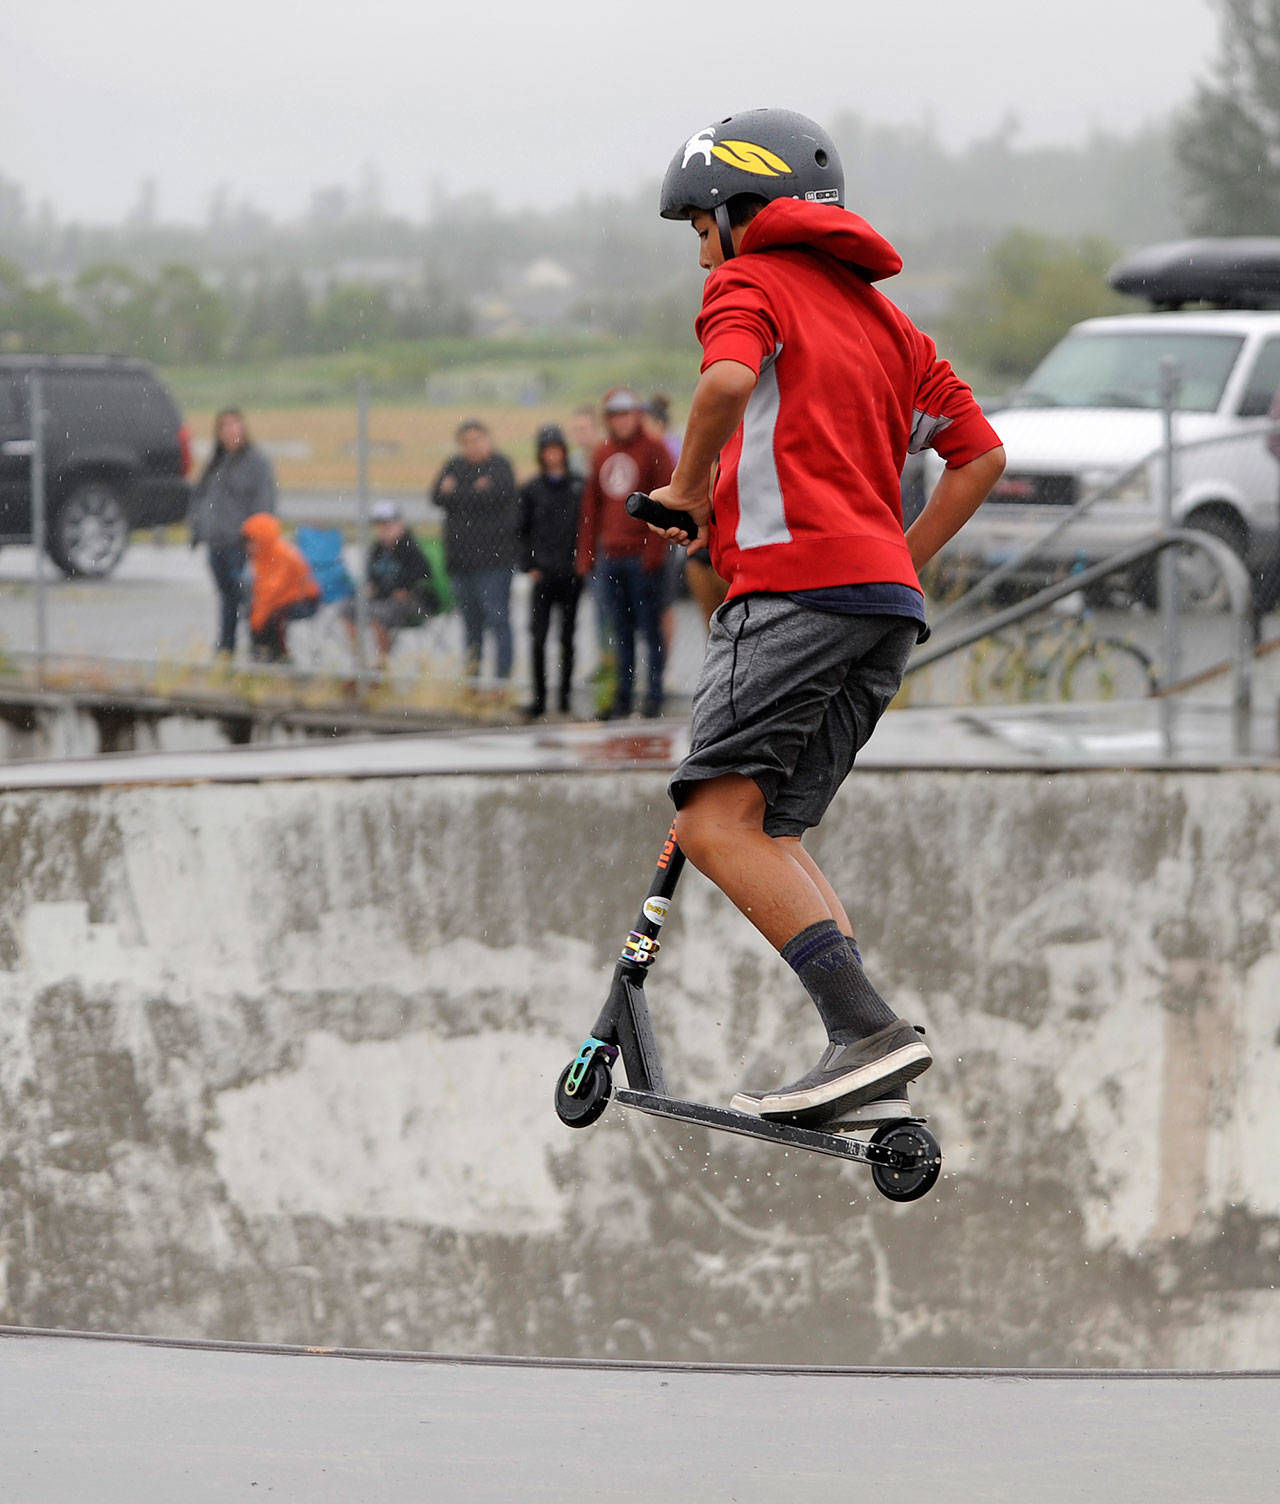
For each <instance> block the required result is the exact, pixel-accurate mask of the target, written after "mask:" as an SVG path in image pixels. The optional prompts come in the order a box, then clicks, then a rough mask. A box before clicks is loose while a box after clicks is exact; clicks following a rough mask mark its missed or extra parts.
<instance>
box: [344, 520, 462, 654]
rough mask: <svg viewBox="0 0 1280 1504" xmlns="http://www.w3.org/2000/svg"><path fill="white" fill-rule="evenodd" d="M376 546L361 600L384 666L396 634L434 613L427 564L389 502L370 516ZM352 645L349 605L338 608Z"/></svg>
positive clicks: (351, 608)
mask: <svg viewBox="0 0 1280 1504" xmlns="http://www.w3.org/2000/svg"><path fill="white" fill-rule="evenodd" d="M369 520H370V521H371V522H372V523H373V527H374V532H375V534H376V537H377V541H376V542H375V543H374V545H373V547H372V548H371V549H370V550H369V557H368V559H367V560H366V561H365V570H364V574H365V595H366V598H367V600H368V616H369V624H370V625H371V626H372V628H373V635H374V639H375V641H376V642H377V645H378V663H379V665H380V666H381V665H384V664H385V663H386V661H387V654H388V653H389V652H390V651H391V644H392V641H393V640H394V638H395V634H396V633H397V632H401V631H404V630H405V628H407V627H416V626H420V625H421V624H422V621H423V620H424V618H425V617H427V616H429V615H430V614H431V612H432V611H433V610H435V609H437V604H438V603H437V601H436V599H435V590H434V587H433V585H432V580H431V565H430V564H429V563H428V562H427V556H426V554H424V553H423V551H422V548H421V546H420V544H419V543H418V540H417V539H416V538H415V537H414V536H413V534H412V533H411V532H410V531H409V529H408V528H407V527H406V526H405V521H404V517H403V515H402V514H401V511H400V508H399V507H398V506H397V505H396V504H395V502H394V501H375V502H374V504H373V506H372V508H371V509H370V511H369ZM342 615H343V618H344V619H345V620H346V622H347V624H348V628H349V630H350V633H351V641H352V643H354V642H355V639H356V621H357V616H358V612H357V609H356V603H355V601H354V600H347V601H344V602H343V603H342Z"/></svg>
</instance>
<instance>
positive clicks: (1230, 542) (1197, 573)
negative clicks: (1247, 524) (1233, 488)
mask: <svg viewBox="0 0 1280 1504" xmlns="http://www.w3.org/2000/svg"><path fill="white" fill-rule="evenodd" d="M1184 526H1186V527H1189V528H1192V529H1193V530H1194V531H1195V532H1197V533H1207V534H1208V535H1209V537H1211V538H1219V539H1221V541H1222V542H1223V543H1225V544H1226V545H1227V547H1228V548H1229V549H1230V550H1231V551H1232V553H1234V554H1235V556H1236V558H1237V559H1239V560H1240V561H1241V562H1242V563H1243V562H1244V556H1245V552H1246V550H1247V548H1248V540H1247V537H1246V534H1245V530H1244V525H1243V524H1242V523H1241V522H1238V521H1237V520H1236V519H1235V518H1234V517H1233V516H1231V515H1230V514H1228V513H1226V512H1193V513H1192V515H1191V516H1190V517H1188V518H1187V520H1186V523H1185V524H1184ZM1174 557H1175V558H1176V559H1177V561H1178V581H1179V584H1180V586H1181V593H1182V602H1183V605H1184V607H1185V609H1187V610H1189V611H1225V610H1226V609H1227V607H1228V606H1229V605H1230V604H1231V592H1230V591H1229V590H1228V589H1227V582H1226V580H1224V579H1223V578H1222V575H1221V573H1220V572H1219V570H1218V566H1217V565H1216V564H1215V563H1214V562H1213V560H1212V559H1211V558H1210V557H1209V555H1208V554H1206V553H1202V552H1201V551H1200V550H1199V549H1198V548H1180V549H1178V550H1177V551H1176V553H1175V554H1174Z"/></svg>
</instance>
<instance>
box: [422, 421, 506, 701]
mask: <svg viewBox="0 0 1280 1504" xmlns="http://www.w3.org/2000/svg"><path fill="white" fill-rule="evenodd" d="M457 440H458V453H457V454H455V455H454V456H453V458H452V459H450V460H448V461H447V462H446V463H445V465H444V468H443V469H442V470H441V471H440V474H439V475H438V476H437V477H436V481H435V484H434V485H433V486H432V488H431V497H432V500H433V501H434V502H435V503H436V505H437V506H439V507H441V508H443V510H444V513H445V525H444V561H445V567H446V568H447V569H448V571H449V577H450V579H451V581H452V582H453V586H454V592H455V594H456V596H457V600H458V606H459V609H460V610H461V612H462V625H463V631H464V633H465V636H466V654H467V673H468V675H469V676H470V677H472V678H475V677H477V676H478V675H479V673H480V665H481V660H482V658H483V653H484V638H485V634H486V633H488V634H489V635H490V636H491V637H492V638H493V641H494V653H495V660H496V661H495V665H494V676H495V678H497V679H498V680H499V681H501V682H503V683H505V681H506V680H508V679H509V678H510V677H511V660H512V656H513V652H512V641H511V574H512V569H513V567H514V560H515V531H516V517H515V513H516V478H515V473H514V472H513V470H512V469H511V464H510V461H509V460H508V459H507V458H506V456H505V455H501V454H498V453H496V452H495V451H494V447H493V439H492V438H491V437H490V434H489V430H488V429H487V428H486V427H485V425H484V424H483V423H481V422H480V421H479V420H478V419H476V418H469V419H468V420H467V421H466V422H465V423H462V424H460V425H459V427H458V432H457Z"/></svg>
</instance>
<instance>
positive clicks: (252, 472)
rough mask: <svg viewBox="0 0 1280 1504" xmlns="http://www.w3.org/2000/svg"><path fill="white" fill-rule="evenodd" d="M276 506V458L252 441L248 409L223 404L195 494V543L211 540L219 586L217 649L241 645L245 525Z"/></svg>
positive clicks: (212, 568)
mask: <svg viewBox="0 0 1280 1504" xmlns="http://www.w3.org/2000/svg"><path fill="white" fill-rule="evenodd" d="M275 509H276V478H275V473H274V472H273V470H272V468H271V461H270V460H269V459H268V458H267V456H266V455H265V454H264V453H263V452H262V450H261V449H259V448H258V447H257V445H256V444H253V443H251V442H250V439H249V430H248V428H247V427H246V426H245V421H244V414H243V413H242V412H241V411H240V410H239V408H235V407H224V408H223V410H222V411H221V412H220V413H219V414H218V416H217V417H216V418H215V419H214V420H213V453H212V454H211V455H210V456H209V463H208V464H207V465H206V466H205V469H204V474H203V475H202V476H201V477H200V479H199V481H198V482H197V483H196V488H195V494H194V495H193V497H192V500H191V512H190V517H189V521H190V526H191V546H192V548H196V547H197V546H198V545H199V544H201V543H206V544H208V546H209V569H210V572H211V573H212V575H213V583H214V586H215V588H216V589H217V592H218V642H217V646H216V648H215V649H214V651H215V653H226V654H228V655H230V654H232V653H234V652H235V650H236V625H237V623H238V621H239V619H240V606H241V602H242V599H243V595H244V573H245V544H244V536H243V534H242V532H241V529H242V528H243V527H244V524H245V522H246V521H247V519H248V518H250V517H252V516H253V515H254V513H255V512H274V511H275Z"/></svg>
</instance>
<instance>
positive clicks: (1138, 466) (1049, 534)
mask: <svg viewBox="0 0 1280 1504" xmlns="http://www.w3.org/2000/svg"><path fill="white" fill-rule="evenodd" d="M1157 410H1158V409H1157ZM1178 415H1179V416H1181V415H1182V414H1181V413H1179V414H1178ZM994 416H995V419H996V421H997V422H998V421H999V413H998V412H997V413H996V414H995V415H994ZM1270 435H1280V422H1270V421H1268V422H1259V423H1258V424H1257V425H1256V426H1255V427H1252V428H1249V429H1242V430H1241V431H1239V432H1237V433H1217V434H1208V435H1204V436H1202V437H1199V438H1195V439H1178V440H1177V442H1176V443H1175V444H1174V445H1173V452H1174V453H1175V454H1184V453H1186V452H1188V451H1190V450H1192V449H1212V448H1215V447H1216V446H1218V445H1225V444H1239V443H1244V442H1247V441H1249V440H1253V439H1258V438H1266V437H1268V436H1270ZM1165 449H1166V446H1165V445H1164V444H1157V445H1156V446H1155V448H1154V449H1150V450H1148V451H1147V453H1146V454H1144V455H1143V456H1142V458H1141V459H1138V460H1135V461H1134V462H1133V463H1132V464H1131V465H1126V466H1125V468H1124V469H1123V470H1119V471H1117V472H1116V474H1114V475H1112V476H1111V477H1110V478H1109V479H1107V480H1106V481H1104V482H1103V483H1102V484H1101V485H1097V486H1094V487H1092V488H1091V489H1090V490H1087V491H1086V492H1085V494H1084V495H1083V496H1081V497H1079V498H1078V499H1077V500H1076V501H1074V502H1072V504H1071V508H1070V510H1069V511H1068V512H1066V513H1065V515H1063V516H1061V517H1059V518H1057V519H1056V520H1055V521H1054V522H1053V524H1052V526H1050V527H1048V528H1046V529H1045V531H1044V532H1043V533H1041V534H1040V535H1039V536H1038V537H1036V538H1033V539H1031V541H1030V542H1029V543H1026V544H1024V545H1023V547H1022V548H1020V549H1019V550H1018V551H1017V552H1016V553H1015V554H1014V555H1013V556H1012V557H1011V558H1008V559H1005V560H1004V561H1003V562H1002V563H1001V564H998V565H997V566H996V567H995V568H994V569H992V570H989V571H988V572H987V573H986V574H984V575H983V576H982V577H981V579H979V580H978V581H977V582H976V583H975V584H974V585H973V587H972V588H971V589H969V590H966V591H965V593H964V594H963V595H962V596H960V597H959V599H957V600H954V601H952V602H951V603H950V604H949V605H948V606H947V607H946V609H945V610H944V611H943V612H942V613H941V614H940V615H939V617H938V619H937V622H936V625H937V626H939V627H941V626H943V625H945V624H946V623H947V622H949V621H952V620H953V619H954V618H955V617H957V616H961V615H963V614H964V613H965V612H966V611H967V610H968V609H969V608H970V607H971V606H974V605H976V604H977V603H978V602H979V601H981V600H983V599H984V598H985V597H986V596H988V595H990V594H991V592H992V591H993V590H994V589H995V587H996V586H997V585H999V584H1002V583H1003V582H1004V581H1005V580H1007V579H1009V578H1010V577H1011V576H1013V575H1014V574H1016V573H1017V571H1018V570H1019V569H1021V568H1022V566H1023V565H1024V564H1027V563H1029V562H1030V561H1031V560H1032V559H1034V558H1035V557H1036V555H1037V554H1038V553H1040V552H1041V551H1042V550H1043V549H1044V548H1046V547H1047V546H1048V545H1049V544H1050V543H1052V542H1053V541H1054V540H1055V539H1056V538H1059V537H1061V535H1062V534H1063V533H1065V532H1066V531H1067V530H1068V529H1069V528H1070V527H1072V526H1073V525H1074V524H1075V523H1076V522H1078V521H1079V520H1080V519H1081V518H1082V517H1085V516H1087V515H1088V513H1089V512H1090V511H1091V510H1092V509H1093V508H1094V507H1095V506H1096V505H1097V504H1098V502H1100V501H1106V500H1107V498H1108V497H1110V496H1112V495H1114V493H1115V492H1117V491H1120V490H1122V489H1123V488H1124V487H1125V486H1127V485H1128V484H1129V482H1130V481H1131V480H1135V479H1137V477H1138V476H1140V475H1142V474H1143V473H1144V472H1145V471H1147V470H1149V469H1150V467H1151V466H1152V465H1153V464H1154V463H1155V461H1156V460H1158V459H1159V458H1160V456H1161V455H1162V454H1163V453H1164V452H1165Z"/></svg>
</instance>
